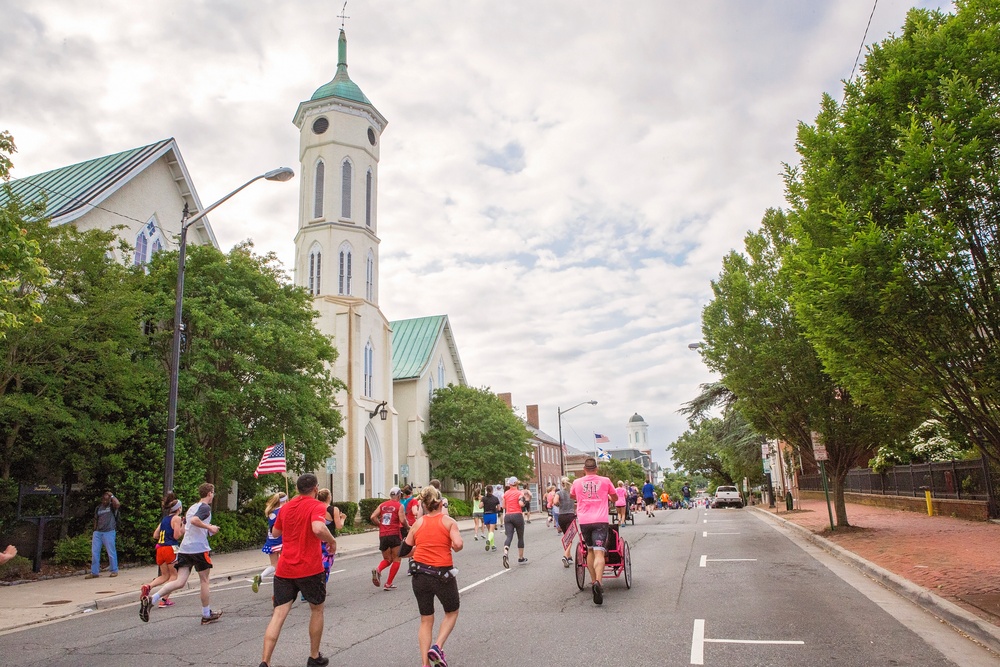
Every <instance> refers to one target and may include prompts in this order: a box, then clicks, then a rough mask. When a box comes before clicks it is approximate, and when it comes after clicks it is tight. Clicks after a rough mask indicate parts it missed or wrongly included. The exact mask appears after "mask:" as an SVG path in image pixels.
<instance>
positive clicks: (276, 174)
mask: <svg viewBox="0 0 1000 667" xmlns="http://www.w3.org/2000/svg"><path fill="white" fill-rule="evenodd" d="M293 176H295V172H294V171H292V170H291V168H289V167H281V168H279V169H272V170H271V171H269V172H267V173H265V174H260V175H259V176H254V177H253V178H251V179H250V180H249V181H247V182H246V183H244V184H243V185H241V186H240V187H238V188H236V189H235V190H233V191H232V192H230V193H229V194H228V195H226V196H225V197H223V198H222V199H220V200H219V201H217V202H215V203H214V204H212V205H211V206H209V207H208V208H206V209H205V210H204V211H201V212H200V213H196V214H195V215H194V216H192V217H190V218H189V217H188V207H187V204H185V205H184V217H182V218H181V238H180V245H179V246H178V255H177V294H176V298H175V301H174V338H173V343H172V344H171V347H170V389H169V394H168V398H167V446H166V453H165V455H164V466H163V493H164V495H166V494H167V493H168V492H169V491H172V490H173V488H174V442H175V440H176V437H177V384H178V380H179V371H180V363H181V326H182V324H181V318H182V316H183V309H184V262H185V259H186V257H187V231H188V228H189V227H190V226H191V225H193V224H194V223H196V222H198V221H199V220H201V219H202V218H204V217H205V216H206V215H208V214H209V213H210V212H212V211H214V210H215V209H216V208H217V207H218V206H219V205H220V204H222V203H224V202H226V201H228V200H229V198H230V197H232V196H233V195H235V194H236V193H237V192H239V191H241V190H243V188H245V187H247V186H248V185H250V184H251V183H255V182H256V181H259V180H261V179H264V180H267V181H288V180H290V179H291V178H292V177H293Z"/></svg>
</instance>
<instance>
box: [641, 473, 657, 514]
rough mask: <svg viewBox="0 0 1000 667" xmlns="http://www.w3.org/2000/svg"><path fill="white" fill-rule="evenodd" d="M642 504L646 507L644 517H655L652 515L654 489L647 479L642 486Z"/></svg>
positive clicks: (654, 503)
mask: <svg viewBox="0 0 1000 667" xmlns="http://www.w3.org/2000/svg"><path fill="white" fill-rule="evenodd" d="M642 502H643V503H645V505H646V516H656V514H654V513H653V510H655V509H656V487H655V486H653V483H652V482H650V481H649V480H648V479H647V480H646V483H645V484H643V485H642Z"/></svg>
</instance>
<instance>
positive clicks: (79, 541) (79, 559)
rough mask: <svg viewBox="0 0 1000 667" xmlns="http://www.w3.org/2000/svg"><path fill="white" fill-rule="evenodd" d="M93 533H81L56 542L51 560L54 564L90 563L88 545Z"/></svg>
mask: <svg viewBox="0 0 1000 667" xmlns="http://www.w3.org/2000/svg"><path fill="white" fill-rule="evenodd" d="M92 537H93V535H92V534H91V533H81V534H80V535H77V536H76V537H67V538H65V539H62V540H59V541H58V542H56V546H55V550H54V551H55V553H54V555H53V557H52V561H53V562H54V563H55V564H56V565H90V545H91V540H92Z"/></svg>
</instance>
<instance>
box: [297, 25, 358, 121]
mask: <svg viewBox="0 0 1000 667" xmlns="http://www.w3.org/2000/svg"><path fill="white" fill-rule="evenodd" d="M325 97H340V98H343V99H345V100H353V101H354V102H361V103H362V104H369V105H370V104H371V102H370V101H369V100H368V98H367V97H365V94H364V93H362V92H361V89H360V88H358V84H356V83H354V82H353V81H351V77H349V76H348V75H347V35H345V34H344V31H343V30H341V31H340V39H339V40H338V41H337V74H336V75H335V76H334V77H333V79H332V80H331V81H330V82H329V83H325V84H323V85H322V86H320V87H319V88H317V89H316V92H315V93H313V94H312V97H310V98H309V99H310V100H321V99H323V98H325Z"/></svg>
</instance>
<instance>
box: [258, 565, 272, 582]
mask: <svg viewBox="0 0 1000 667" xmlns="http://www.w3.org/2000/svg"><path fill="white" fill-rule="evenodd" d="M273 574H274V566H273V565H268V566H267V567H265V568H264V571H263V572H261V573H260V578H261V579H263V578H264V577H270V576H271V575H273Z"/></svg>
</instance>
